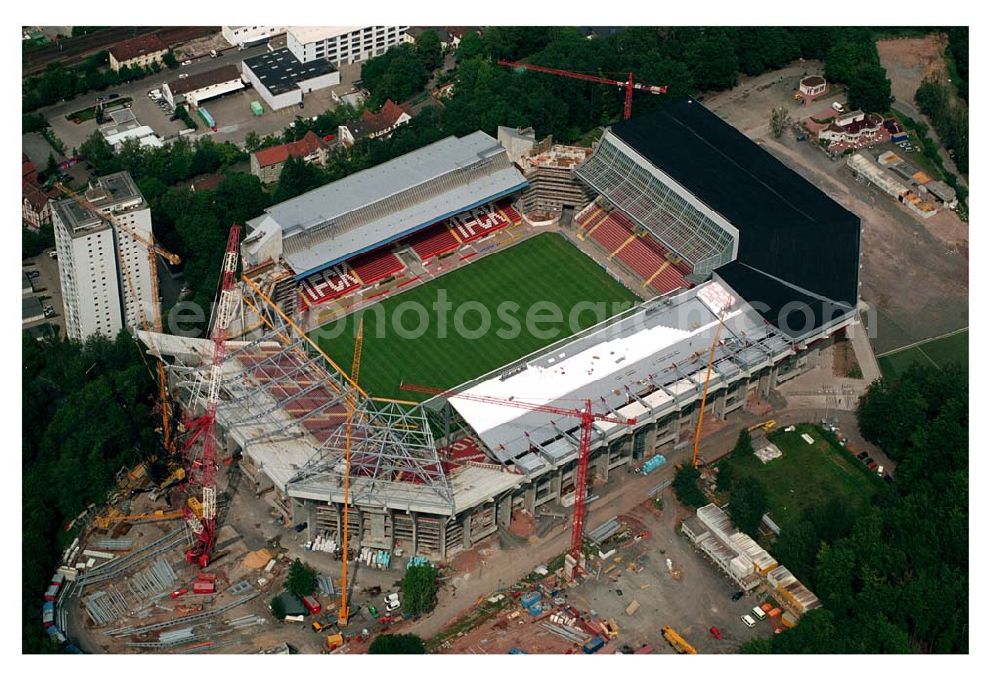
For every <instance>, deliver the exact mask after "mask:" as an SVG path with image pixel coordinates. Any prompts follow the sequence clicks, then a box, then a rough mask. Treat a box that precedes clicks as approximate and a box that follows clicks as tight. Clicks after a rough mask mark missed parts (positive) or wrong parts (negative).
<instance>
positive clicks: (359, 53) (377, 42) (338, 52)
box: [286, 26, 409, 66]
mask: <svg viewBox="0 0 1000 677" xmlns="http://www.w3.org/2000/svg"><path fill="white" fill-rule="evenodd" d="M408 28H409V26H289V27H288V29H287V31H286V33H287V43H288V49H290V50H291V51H292V54H294V55H295V57H296V58H297V59H298V60H299V61H302V62H303V63H307V62H309V61H315V60H316V59H326V60H327V61H329V62H330V63H333V64H336V65H338V66H343V65H345V64H349V63H357V62H359V61H367V60H368V59H371V58H372V57H376V56H381V55H382V54H384V53H385V50H387V49H389V48H390V47H394V46H396V45H398V44H400V43H402V42H403V36H404V35H405V33H406V29H408Z"/></svg>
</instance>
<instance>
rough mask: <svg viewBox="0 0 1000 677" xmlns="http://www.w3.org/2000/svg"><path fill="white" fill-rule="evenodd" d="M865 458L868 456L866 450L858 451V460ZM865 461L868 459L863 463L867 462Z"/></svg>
mask: <svg viewBox="0 0 1000 677" xmlns="http://www.w3.org/2000/svg"><path fill="white" fill-rule="evenodd" d="M866 458H868V452H867V451H862V452H859V453H858V460H861V461H865V459H866ZM867 462H868V461H865V463H867Z"/></svg>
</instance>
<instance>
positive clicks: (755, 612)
mask: <svg viewBox="0 0 1000 677" xmlns="http://www.w3.org/2000/svg"><path fill="white" fill-rule="evenodd" d="M751 611H753V615H754V616H756V617H757V620H758V621H762V620H764V617H765V616H767V614H766V613H764V610H763V609H761V608H760V607H759V606H755V607H754V608H753V609H751Z"/></svg>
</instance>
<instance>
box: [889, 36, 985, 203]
mask: <svg viewBox="0 0 1000 677" xmlns="http://www.w3.org/2000/svg"><path fill="white" fill-rule="evenodd" d="M947 46H948V37H947V36H946V35H944V34H943V33H935V34H934V35H927V36H924V37H921V38H897V39H894V40H881V41H879V42H878V55H879V60H880V61H881V62H882V67H883V68H885V70H886V74H887V75H888V76H889V79H890V80H891V81H892V95H893V96H894V97H896V102H895V104H894V105H895V106H896V108H897V109H898V110H899V111H900V112H902V113H905V114H906V115H908V116H910V117H912V118H919V119H922V120H924V121H925V122H927V123H928V126H930V120H927V118H926V117H924V115H923V114H922V113H920V110H919V109H918V108H917V104H916V100H915V96H916V93H917V88H918V87H920V83H921V82H923V81H924V79H926V78H935V77H940V78H942V79H944V80H947V79H948V61H947V59H946V58H945V55H944V51H945V48H947ZM953 94H954V90H953ZM953 98H954V99H956V100H957V98H958V97H957V96H953ZM930 134H931V136H933V138H934V140H935V141H936V142H938V145H940V143H941V139H940V138H939V137H938V135H937V133H936V132H935V131H934V128H933V127H931V129H930ZM941 157H942V158H943V160H944V163H945V167H947V168H948V171H950V172H952V173H954V174H956V175H959V176H960V180H962V181H963V183H965V184H966V185H968V181H967V180H965V179H966V178H967V177H964V176H961V175H960V174H959V172H958V168H957V167H955V163H954V162H953V161H952V159H951V157H950V156H949V155H948V154H947V153H944V152H942V153H941Z"/></svg>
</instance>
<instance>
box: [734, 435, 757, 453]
mask: <svg viewBox="0 0 1000 677" xmlns="http://www.w3.org/2000/svg"><path fill="white" fill-rule="evenodd" d="M752 455H753V444H751V441H750V431H749V430H747V429H746V428H744V429H743V430H741V431H740V438H739V439H738V440H737V441H736V446H735V447H733V457H734V458H740V457H744V456H752Z"/></svg>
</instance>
